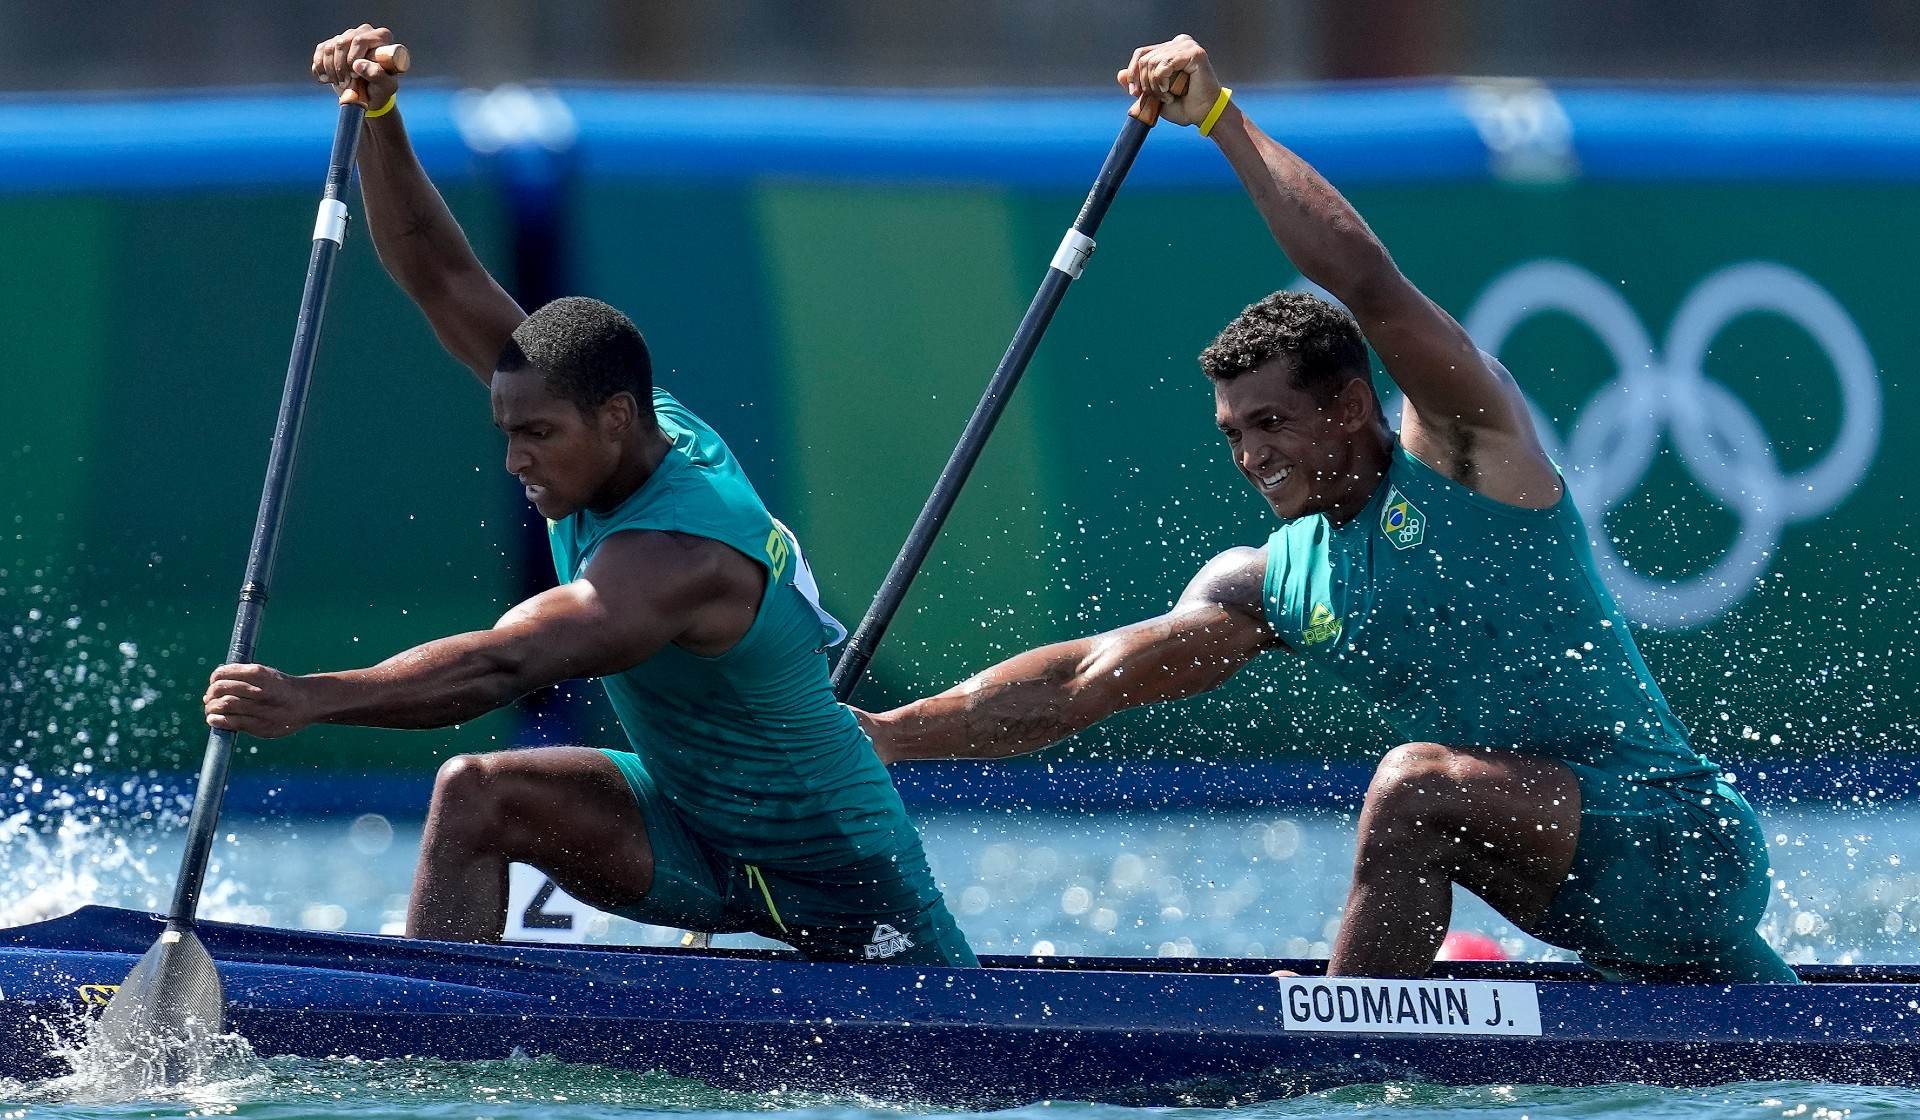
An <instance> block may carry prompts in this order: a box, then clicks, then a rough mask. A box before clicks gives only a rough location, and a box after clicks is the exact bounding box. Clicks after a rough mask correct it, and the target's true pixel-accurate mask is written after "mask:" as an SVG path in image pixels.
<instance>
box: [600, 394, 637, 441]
mask: <svg viewBox="0 0 1920 1120" xmlns="http://www.w3.org/2000/svg"><path fill="white" fill-rule="evenodd" d="M639 412H640V406H639V402H637V401H635V400H634V399H633V394H632V393H627V392H620V393H615V394H614V395H613V396H611V397H608V398H607V400H606V403H605V404H602V405H601V406H600V422H601V425H602V426H603V427H605V428H606V430H607V434H608V435H612V436H624V435H626V434H627V433H628V432H630V431H632V430H633V421H634V417H635V416H637V415H639Z"/></svg>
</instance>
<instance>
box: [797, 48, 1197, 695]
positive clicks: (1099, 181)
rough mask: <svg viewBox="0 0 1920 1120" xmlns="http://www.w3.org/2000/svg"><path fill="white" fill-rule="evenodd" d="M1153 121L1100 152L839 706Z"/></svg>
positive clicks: (1142, 115)
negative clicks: (1082, 199)
mask: <svg viewBox="0 0 1920 1120" xmlns="http://www.w3.org/2000/svg"><path fill="white" fill-rule="evenodd" d="M1185 92H1187V76H1186V75H1185V74H1178V75H1175V76H1174V80H1173V93H1174V95H1175V96H1176V97H1177V96H1179V95H1181V94H1184V93H1185ZM1159 119H1160V102H1159V101H1158V100H1157V99H1155V98H1152V97H1148V96H1146V95H1145V94H1142V95H1141V96H1140V98H1139V100H1137V101H1135V102H1134V103H1133V108H1132V109H1130V110H1128V112H1127V123H1126V124H1125V125H1123V126H1122V127H1121V129H1120V135H1119V137H1118V138H1117V139H1115V140H1114V142H1113V147H1112V149H1111V150H1109V151H1108V152H1107V160H1106V162H1105V163H1104V164H1102V165H1101V167H1100V174H1099V175H1098V176H1097V177H1096V178H1095V179H1094V180H1093V190H1092V191H1091V192H1089V193H1088V194H1087V201H1086V203H1085V204H1084V205H1082V206H1081V207H1080V216H1079V217H1077V218H1075V219H1074V220H1073V226H1072V228H1070V229H1069V230H1067V235H1066V237H1065V238H1063V239H1062V240H1061V242H1060V248H1059V249H1058V250H1057V251H1055V253H1054V254H1053V264H1052V266H1051V267H1049V268H1048V269H1047V278H1046V279H1045V280H1043V281H1041V282H1040V290H1039V291H1038V292H1036V293H1034V297H1033V302H1032V303H1030V304H1028V305H1027V313H1026V315H1024V316H1023V317H1022V318H1021V319H1020V326H1019V327H1018V329H1016V330H1015V331H1014V332H1013V341H1012V342H1011V343H1009V344H1008V346H1007V352H1006V354H1005V356H1003V357H1002V358H1001V359H1000V365H999V366H998V368H996V369H995V370H994V371H993V379H992V380H991V381H989V382H987V391H986V393H985V394H984V395H982V396H981V398H980V403H979V404H977V405H975V406H974V409H973V415H972V416H971V417H970V418H969V419H968V420H967V426H966V428H965V429H964V430H963V431H962V432H961V433H960V442H959V443H958V444H957V445H955V447H954V449H953V454H952V456H950V457H949V458H948V459H947V465H946V468H945V469H944V470H942V471H941V472H940V478H939V480H938V481H937V482H935V483H934V486H933V493H931V494H929V495H928V496H927V504H926V505H925V506H923V507H921V510H920V516H919V517H917V518H915V519H914V522H913V530H912V531H911V532H909V533H908V534H907V542H906V543H905V544H904V545H902V546H901V547H900V555H899V556H897V557H895V558H894V561H893V567H891V568H889V569H888V570H887V578H886V579H885V580H884V581H883V582H882V583H881V584H880V593H879V594H878V595H876V596H874V600H873V605H872V606H870V607H868V608H867V614H866V617H864V618H862V619H861V620H860V627H859V629H857V630H855V631H854V632H853V637H852V639H851V640H849V641H848V642H847V648H846V650H845V652H843V653H842V654H841V655H840V660H839V661H838V662H837V663H835V665H834V667H833V694H834V695H835V696H836V697H838V698H839V699H840V700H841V702H843V703H844V702H846V701H850V700H852V699H853V693H854V690H855V689H857V688H859V687H860V681H861V678H863V677H865V676H866V673H867V665H868V663H869V662H871V661H872V660H873V651H874V648H875V647H876V646H878V645H879V644H880V639H881V637H882V636H884V635H885V634H886V632H887V626H888V625H889V624H890V623H892V622H893V616H894V613H895V612H896V611H898V610H899V609H900V603H901V601H902V600H903V599H905V598H906V597H907V587H908V585H909V584H911V583H912V582H913V577H914V576H916V575H918V574H919V572H920V566H921V565H922V564H924V563H925V562H926V559H927V553H928V552H930V551H932V549H933V540H934V538H935V537H937V536H939V535H940V527H941V526H942V525H944V524H946V521H947V514H949V513H951V512H953V503H954V502H955V500H956V499H958V498H959V497H960V488H961V487H962V486H964V485H966V482H967V476H968V475H969V474H971V473H973V465H974V463H975V462H976V461H978V460H979V458H980V452H981V451H982V450H983V449H985V447H986V445H987V437H988V436H989V435H991V434H992V433H993V426H994V425H995V424H996V423H998V422H999V420H1000V414H1001V413H1002V412H1004V411H1006V408H1007V401H1008V400H1009V399H1010V398H1011V397H1012V396H1013V390H1014V387H1015V386H1016V385H1018V384H1019V383H1020V376H1021V375H1022V374H1024V373H1026V371H1027V363H1028V362H1029V361H1030V360H1031V359H1032V358H1033V353H1034V351H1035V350H1036V349H1037V348H1038V347H1039V345H1040V336H1041V335H1043V334H1045V333H1046V330H1047V325H1048V324H1049V323H1051V322H1053V313H1054V311H1055V309H1057V308H1058V307H1059V306H1060V300H1061V299H1062V298H1063V297H1064V296H1065V295H1066V294H1067V285H1069V284H1071V283H1073V282H1074V280H1076V279H1078V278H1079V276H1080V272H1081V270H1082V269H1083V268H1085V267H1086V263H1087V258H1088V257H1090V256H1092V255H1093V235H1094V233H1095V232H1097V231H1098V230H1099V228H1100V221H1101V219H1103V218H1105V217H1106V216H1107V208H1108V207H1110V206H1112V205H1113V199H1114V196H1115V195H1116V194H1118V193H1119V192H1120V183H1121V181H1122V180H1124V179H1125V178H1126V177H1127V171H1128V169H1129V168H1131V167H1132V166H1133V159H1134V157H1135V156H1137V155H1139V154H1140V146H1141V145H1142V144H1144V143H1146V140H1147V133H1148V132H1150V131H1151V130H1152V129H1153V126H1154V124H1155V122H1157V121H1158V120H1159Z"/></svg>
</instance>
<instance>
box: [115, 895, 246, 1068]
mask: <svg viewBox="0 0 1920 1120" xmlns="http://www.w3.org/2000/svg"><path fill="white" fill-rule="evenodd" d="M224 1028H225V1008H224V1002H223V1000H222V999H221V995H220V975H219V973H217V972H215V971H214V968H213V957H212V956H210V955H209V954H208V953H207V947H206V946H205V945H202V944H201V943H200V939H199V938H198V937H195V936H194V935H193V931H192V930H175V929H169V930H167V931H166V932H165V933H163V934H161V935H160V940H158V941H156V942H154V945H153V948H151V949H148V950H147V953H146V955H145V956H143V957H141V958H140V963H139V964H136V965H134V966H133V971H132V972H130V973H128V974H127V979H126V982H125V983H123V984H121V985H120V990H119V991H117V992H115V993H114V996H113V999H111V1000H110V1001H108V1003H107V1007H106V1010H104V1011H102V1012H101V1013H100V1020H99V1022H97V1023H96V1024H95V1025H94V1031H93V1042H94V1043H95V1044H96V1045H99V1046H103V1047H105V1048H106V1049H107V1050H108V1051H110V1052H112V1053H113V1054H116V1055H119V1056H121V1057H122V1058H124V1059H137V1060H138V1061H139V1064H140V1065H141V1066H143V1067H144V1068H145V1070H146V1071H147V1073H148V1076H150V1077H151V1078H153V1079H154V1080H157V1081H160V1082H175V1081H181V1080H185V1079H188V1078H190V1077H192V1076H193V1071H194V1069H195V1068H196V1067H197V1066H198V1065H199V1063H198V1062H197V1061H195V1060H194V1055H195V1054H196V1053H197V1052H198V1051H199V1050H201V1049H203V1048H204V1045H205V1043H206V1041H207V1040H208V1039H211V1038H213V1037H214V1036H216V1035H218V1034H220V1032H221V1031H222V1030H223V1029H224Z"/></svg>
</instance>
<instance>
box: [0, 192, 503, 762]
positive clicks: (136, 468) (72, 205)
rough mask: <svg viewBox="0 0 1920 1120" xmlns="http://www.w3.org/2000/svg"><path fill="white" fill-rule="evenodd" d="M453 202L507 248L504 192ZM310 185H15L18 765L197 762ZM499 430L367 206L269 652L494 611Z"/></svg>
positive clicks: (10, 307) (302, 665) (411, 752)
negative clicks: (369, 223) (205, 699)
mask: <svg viewBox="0 0 1920 1120" xmlns="http://www.w3.org/2000/svg"><path fill="white" fill-rule="evenodd" d="M320 170H321V169H319V168H316V169H315V171H314V174H313V179H314V182H315V184H317V183H318V181H319V171H320ZM448 194H449V198H450V201H451V202H452V203H453V204H454V205H455V206H456V207H457V208H458V209H459V210H460V213H461V216H462V218H463V219H464V220H465V221H466V223H467V225H468V228H469V230H470V231H472V232H473V233H474V235H475V237H476V239H477V241H478V242H479V244H480V245H481V247H482V249H483V250H485V251H487V252H488V253H489V255H494V256H497V253H495V252H494V250H495V249H496V247H497V246H498V245H499V244H500V242H501V239H502V237H503V230H502V223H501V220H500V217H499V215H498V214H497V213H496V212H495V210H494V204H493V202H492V197H491V194H490V192H488V191H486V190H485V189H483V188H480V187H477V186H465V187H460V188H457V189H450V190H449V192H448ZM317 197H318V192H317V189H299V190H296V189H294V188H291V187H274V188H272V189H262V188H258V187H244V186H240V187H235V186H228V187H224V188H209V189H204V190H197V191H186V192H182V193H178V194H173V195H170V196H165V197H147V198H141V197H133V196H127V195H120V194H77V195H65V196H61V197H48V196H39V195H23V196H14V197H6V198H0V259H4V260H6V261H8V262H9V267H8V268H6V269H4V270H0V335H3V336H4V337H6V338H7V339H8V342H9V345H8V358H9V361H8V364H9V367H10V368H9V372H8V378H7V389H6V391H5V394H4V398H3V399H4V403H3V404H0V493H4V494H6V495H7V499H6V502H5V505H4V507H0V508H4V509H5V511H6V518H7V523H6V526H5V533H4V537H0V733H3V734H4V746H5V753H6V756H7V757H8V758H9V759H11V760H13V761H14V762H15V763H16V764H23V765H25V766H27V767H29V768H31V769H32V770H34V771H35V772H36V773H43V774H44V773H50V772H51V771H52V770H53V769H54V768H57V767H59V766H62V765H70V764H73V763H76V762H77V763H80V764H81V765H83V766H85V765H93V766H96V767H98V768H99V769H101V770H103V771H112V772H120V771H126V770H135V769H144V768H149V767H152V768H156V769H158V770H159V771H162V772H164V773H165V774H167V775H169V776H172V775H175V774H178V773H180V772H182V771H190V770H191V768H192V767H194V766H196V765H197V760H198V758H199V756H200V752H201V751H202V749H203V748H204V744H205V740H206V730H205V727H204V725H202V724H201V723H200V719H199V707H198V700H199V697H200V694H201V693H202V691H204V689H205V687H206V677H207V673H208V672H209V671H210V670H211V669H212V667H213V666H214V664H215V663H216V662H217V661H218V659H219V657H220V655H221V653H222V652H223V651H224V650H225V649H226V646H227V639H228V636H229V634H230V632H231V629H232V626H233V610H234V603H235V599H236V596H237V594H238V591H239V584H240V576H241V570H242V568H243V566H244V563H245V560H246V550H247V540H248V535H249V533H250V532H251V530H252V525H253V517H254V510H255V507H256V505H257V504H258V501H259V493H260V480H261V478H262V476H263V475H264V473H265V470H266V454H267V445H268V442H269V439H270V437H271V435H272V424H273V416H274V410H275V407H276V405H277V404H278V401H279V394H280V387H281V382H282V380H283V377H284V373H285V370H286V362H287V349H288V345H289V342H290V339H291V337H292V329H293V319H294V311H295V307H296V305H297V304H298V301H299V293H300V279H301V275H302V267H303V264H304V261H305V259H306V253H307V245H308V237H309V235H310V231H311V229H312V224H313V207H314V203H315V200H316V199H317ZM355 209H356V211H357V210H358V207H357V206H356V207H355ZM488 424H489V416H488V410H487V403H486V397H485V394H484V392H483V391H482V390H481V389H480V388H479V386H478V385H477V384H476V383H475V382H473V381H472V380H471V378H469V377H468V376H467V375H466V373H465V372H464V371H463V370H461V369H460V368H459V367H457V366H456V365H454V363H453V362H452V361H451V360H449V359H448V358H446V357H445V356H444V355H443V354H442V353H441V351H440V348H439V346H438V344H437V343H435V341H434V340H433V337H432V335H431V333H430V332H429V331H428V330H427V328H426V324H425V322H424V320H422V319H421V317H420V316H419V315H418V314H417V313H416V312H415V311H414V310H413V309H412V307H411V306H410V305H409V304H407V302H406V301H405V299H404V298H403V297H402V296H400V294H399V293H398V291H397V290H396V289H395V288H394V287H393V285H392V283H391V282H390V281H389V280H387V278H386V276H385V275H384V273H382V272H381V270H380V268H379V265H378V262H377V261H376V260H375V259H374V255H373V251H372V247H371V245H370V244H369V241H368V239H367V237H366V235H365V229H364V228H363V227H361V226H360V225H359V223H358V222H356V223H355V228H354V230H353V232H352V233H351V234H350V235H349V237H348V242H347V249H346V252H345V254H344V256H343V258H342V261H341V271H340V273H339V275H338V276H337V278H336V283H335V286H334V298H333V301H332V305H331V307H330V308H329V312H328V316H327V323H326V334H325V341H324V343H323V344H322V347H321V351H320V362H319V366H318V369H317V371H316V377H315V385H314V390H313V394H312V400H311V404H310V407H309V410H308V420H307V427H306V430H305V433H304V437H303V441H302V446H301V452H300V461H299V466H298V468H297V470H298V473H297V477H296V481H295V484H294V487H293V492H292V496H291V499H290V502H289V506H288V513H287V520H286V530H285V533H286V535H285V537H284V540H283V545H282V550H281V562H280V568H279V571H278V573H277V577H276V579H275V582H274V595H273V599H272V602H271V604H270V606H269V608H268V612H267V617H266V622H265V624H264V627H263V630H262V637H261V643H260V656H261V657H262V659H263V660H265V661H266V662H267V663H269V664H273V665H276V666H279V667H282V668H285V669H287V670H289V671H311V670H319V669H336V668H346V667H354V666H360V665H365V664H369V663H372V662H374V661H376V660H379V659H381V658H384V657H386V656H387V655H389V654H391V653H394V652H397V651H399V650H400V649H403V648H405V647H407V646H409V645H412V644H415V643H417V642H420V641H423V640H426V639H428V638H431V637H435V636H438V635H440V634H443V633H449V632H453V631H456V630H460V629H471V628H474V627H481V626H487V625H490V624H491V623H492V621H493V619H494V618H495V617H497V615H498V613H499V612H500V611H501V610H504V609H505V607H506V606H507V605H509V603H510V602H511V600H512V598H513V597H514V594H515V592H516V591H517V590H518V576H517V574H516V568H515V565H516V564H517V561H518V558H517V556H516V555H515V554H514V550H515V547H516V546H515V541H514V531H515V526H516V525H517V524H518V519H519V518H520V516H521V511H520V504H521V503H520V502H519V500H518V498H517V495H516V493H515V492H514V491H513V490H512V489H511V488H510V487H509V486H508V485H506V483H505V482H504V481H503V476H502V474H501V470H500V464H499V457H500V454H501V451H500V447H499V442H498V441H497V440H495V439H492V438H490V429H489V428H488ZM510 728H511V723H510V717H505V716H494V717H490V718H488V719H485V720H481V721H478V722H476V723H474V724H472V725H470V726H467V727H464V728H461V729H457V730H449V731H446V732H432V733H402V732H366V731H353V730H347V729H336V728H318V729H315V730H313V731H311V732H309V733H307V734H304V735H301V736H300V737H298V738H295V739H291V740H287V741H284V742H279V743H259V742H255V741H252V740H249V741H248V742H247V743H246V745H245V746H244V747H243V748H242V749H243V751H245V752H246V753H245V754H244V755H243V757H242V758H241V759H240V761H239V762H238V763H237V764H236V770H238V769H240V768H247V769H261V768H268V769H277V770H296V771H298V770H307V769H311V768H313V767H314V766H316V765H319V766H323V767H326V768H330V769H336V768H337V769H343V770H355V771H357V770H364V769H369V768H402V769H419V768H421V767H429V768H430V767H431V766H432V765H433V764H434V763H435V761H436V760H437V759H439V758H441V757H444V756H445V755H446V754H448V753H450V752H452V751H453V750H455V749H477V748H483V747H486V746H490V745H498V744H500V743H502V742H504V741H506V739H507V738H508V737H509V735H510Z"/></svg>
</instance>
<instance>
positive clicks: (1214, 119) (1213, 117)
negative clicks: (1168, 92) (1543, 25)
mask: <svg viewBox="0 0 1920 1120" xmlns="http://www.w3.org/2000/svg"><path fill="white" fill-rule="evenodd" d="M1232 100H1233V88H1232V87H1231V86H1221V87H1220V96H1218V97H1216V98H1214V99H1213V108H1211V109H1209V110H1207V119H1206V120H1203V121H1201V122H1200V135H1202V136H1205V135H1207V134H1208V133H1210V132H1212V131H1213V126H1214V125H1216V124H1219V123H1220V114H1222V113H1224V112H1226V111H1227V102H1229V101H1232ZM382 111H383V112H384V110H382Z"/></svg>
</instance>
